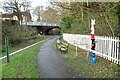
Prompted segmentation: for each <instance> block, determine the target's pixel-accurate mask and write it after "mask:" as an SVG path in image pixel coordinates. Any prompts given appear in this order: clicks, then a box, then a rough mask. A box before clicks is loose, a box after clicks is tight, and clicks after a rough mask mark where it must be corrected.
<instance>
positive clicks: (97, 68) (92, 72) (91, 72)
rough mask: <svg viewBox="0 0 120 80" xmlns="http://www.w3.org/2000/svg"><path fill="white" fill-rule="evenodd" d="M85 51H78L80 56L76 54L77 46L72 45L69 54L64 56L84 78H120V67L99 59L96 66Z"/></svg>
mask: <svg viewBox="0 0 120 80" xmlns="http://www.w3.org/2000/svg"><path fill="white" fill-rule="evenodd" d="M87 53H88V52H86V51H84V50H81V49H78V56H77V57H76V54H75V46H72V45H70V46H69V49H68V52H67V53H66V54H62V56H63V58H64V59H65V61H66V62H67V63H68V64H69V65H70V66H71V67H72V68H73V69H74V70H75V71H76V72H77V73H78V74H79V75H80V76H82V77H91V78H116V77H120V66H118V65H116V64H114V63H112V62H110V61H108V60H105V59H103V58H100V57H98V56H97V57H96V58H97V63H96V64H95V65H93V64H91V63H90V59H89V57H87Z"/></svg>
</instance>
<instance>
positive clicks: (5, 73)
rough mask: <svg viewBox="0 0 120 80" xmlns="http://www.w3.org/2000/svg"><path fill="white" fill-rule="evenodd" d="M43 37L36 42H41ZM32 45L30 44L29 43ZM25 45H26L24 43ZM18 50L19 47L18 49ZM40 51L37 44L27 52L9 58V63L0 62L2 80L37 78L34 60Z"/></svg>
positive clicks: (37, 73)
mask: <svg viewBox="0 0 120 80" xmlns="http://www.w3.org/2000/svg"><path fill="white" fill-rule="evenodd" d="M45 38H50V36H49V37H44V38H41V39H39V40H36V41H34V42H37V41H41V40H43V39H45ZM29 44H32V43H29ZM25 45H27V44H26V43H25ZM19 48H20V47H19ZM39 50H40V44H37V45H35V46H33V47H31V48H29V49H27V50H24V51H21V52H20V53H19V54H16V55H14V56H12V57H10V62H9V63H7V62H6V61H3V62H2V78H39V77H40V73H39V72H38V70H37V64H36V61H37V60H36V58H37V54H38V53H39Z"/></svg>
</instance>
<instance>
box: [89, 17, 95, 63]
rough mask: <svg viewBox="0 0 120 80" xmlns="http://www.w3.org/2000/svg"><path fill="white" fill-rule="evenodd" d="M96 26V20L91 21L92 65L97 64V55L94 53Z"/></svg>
mask: <svg viewBox="0 0 120 80" xmlns="http://www.w3.org/2000/svg"><path fill="white" fill-rule="evenodd" d="M94 25H95V19H91V28H90V31H91V34H90V36H91V50H90V62H91V63H92V64H95V63H96V58H95V53H94V52H93V51H94V50H95V34H94Z"/></svg>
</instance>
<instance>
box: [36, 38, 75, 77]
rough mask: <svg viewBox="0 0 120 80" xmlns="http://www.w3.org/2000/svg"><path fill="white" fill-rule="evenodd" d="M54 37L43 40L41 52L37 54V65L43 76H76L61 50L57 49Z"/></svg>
mask: <svg viewBox="0 0 120 80" xmlns="http://www.w3.org/2000/svg"><path fill="white" fill-rule="evenodd" d="M55 41H56V38H52V39H50V40H48V41H45V42H43V44H42V46H41V50H40V53H39V54H38V56H37V67H38V70H39V71H40V77H41V78H75V77H77V75H76V74H75V73H74V71H73V70H71V69H70V68H69V66H68V65H67V64H66V63H65V61H64V60H63V58H62V57H61V56H60V53H59V51H57V50H56V49H55V46H54V42H55Z"/></svg>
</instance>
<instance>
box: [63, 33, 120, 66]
mask: <svg viewBox="0 0 120 80" xmlns="http://www.w3.org/2000/svg"><path fill="white" fill-rule="evenodd" d="M63 39H64V40H65V41H67V42H68V43H70V44H72V45H74V46H77V47H79V48H81V49H84V50H87V51H90V50H91V38H90V35H81V34H66V33H65V34H63ZM95 41H96V44H95V45H96V49H95V51H93V52H95V53H96V55H98V56H100V57H103V58H105V59H107V60H109V61H112V62H114V63H117V64H119V65H120V50H119V43H120V40H119V39H118V38H112V37H106V36H105V37H104V36H95Z"/></svg>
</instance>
